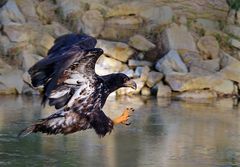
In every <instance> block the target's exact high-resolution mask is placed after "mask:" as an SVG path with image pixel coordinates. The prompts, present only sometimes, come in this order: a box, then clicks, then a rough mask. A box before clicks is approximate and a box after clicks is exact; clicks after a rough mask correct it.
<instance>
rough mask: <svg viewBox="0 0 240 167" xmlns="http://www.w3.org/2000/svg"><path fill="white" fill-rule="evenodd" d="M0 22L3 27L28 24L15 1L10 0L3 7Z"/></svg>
mask: <svg viewBox="0 0 240 167" xmlns="http://www.w3.org/2000/svg"><path fill="white" fill-rule="evenodd" d="M0 22H1V24H2V25H10V24H23V23H25V22H26V21H25V18H24V16H23V14H22V13H21V11H20V10H19V8H18V6H17V4H16V2H15V0H8V1H7V3H5V4H4V6H3V7H1V10H0Z"/></svg>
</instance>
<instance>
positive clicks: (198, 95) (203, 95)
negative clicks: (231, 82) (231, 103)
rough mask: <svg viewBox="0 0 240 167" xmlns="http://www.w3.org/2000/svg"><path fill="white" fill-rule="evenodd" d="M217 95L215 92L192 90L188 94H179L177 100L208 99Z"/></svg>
mask: <svg viewBox="0 0 240 167" xmlns="http://www.w3.org/2000/svg"><path fill="white" fill-rule="evenodd" d="M217 96H218V95H217V93H216V92H214V91H212V90H194V91H188V92H182V93H181V94H179V95H177V96H176V97H178V98H183V99H188V98H191V99H209V98H216V97H217Z"/></svg>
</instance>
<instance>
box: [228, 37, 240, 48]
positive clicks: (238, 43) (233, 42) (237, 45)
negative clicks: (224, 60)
mask: <svg viewBox="0 0 240 167" xmlns="http://www.w3.org/2000/svg"><path fill="white" fill-rule="evenodd" d="M229 43H230V45H232V46H233V47H235V48H238V49H240V41H239V40H236V39H234V38H231V39H230V40H229Z"/></svg>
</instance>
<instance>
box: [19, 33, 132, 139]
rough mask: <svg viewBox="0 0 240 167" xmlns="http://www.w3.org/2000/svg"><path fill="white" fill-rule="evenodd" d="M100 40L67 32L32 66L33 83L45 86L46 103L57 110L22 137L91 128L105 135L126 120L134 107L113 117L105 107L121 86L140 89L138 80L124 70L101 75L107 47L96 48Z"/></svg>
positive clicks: (44, 96) (44, 98) (23, 132)
mask: <svg viewBox="0 0 240 167" xmlns="http://www.w3.org/2000/svg"><path fill="white" fill-rule="evenodd" d="M96 43H97V41H96V39H95V38H93V37H91V36H88V35H83V34H82V35H80V34H68V35H64V36H62V37H59V38H57V39H56V40H55V43H54V46H53V47H52V48H51V49H50V50H49V51H48V55H47V56H46V57H45V58H44V59H42V60H40V61H39V62H37V63H36V64H35V65H34V66H33V67H31V68H30V69H29V74H30V76H31V80H32V85H33V86H34V87H38V86H43V88H44V90H43V99H42V103H43V104H45V103H46V102H47V101H49V105H51V106H55V108H56V109H57V111H56V112H55V113H54V114H52V115H50V116H49V117H47V118H44V119H41V120H39V121H38V122H36V123H35V124H33V125H32V126H30V127H28V128H26V129H24V130H23V131H22V132H21V133H20V134H19V135H20V136H21V135H22V136H25V135H27V134H30V133H36V132H42V133H47V134H58V133H61V134H69V133H74V132H77V131H81V130H86V129H89V128H93V129H94V130H95V132H96V133H97V134H98V135H99V136H105V135H106V134H107V133H110V132H111V131H112V129H113V126H114V124H117V123H126V121H127V120H128V118H129V112H131V111H132V109H127V110H126V111H125V112H124V113H123V114H122V115H121V116H120V117H119V118H117V119H114V120H112V119H110V118H109V117H107V116H106V115H105V114H104V112H103V111H102V108H103V106H104V104H105V102H106V99H107V97H108V95H109V94H110V93H111V92H113V91H115V90H117V89H118V88H121V87H132V88H134V89H136V83H135V82H134V81H132V80H131V79H130V78H129V77H128V76H126V75H125V74H122V73H114V74H109V75H105V76H99V75H97V74H96V73H95V63H96V61H97V59H98V58H99V57H100V56H101V55H102V54H103V50H102V49H100V48H95V46H96Z"/></svg>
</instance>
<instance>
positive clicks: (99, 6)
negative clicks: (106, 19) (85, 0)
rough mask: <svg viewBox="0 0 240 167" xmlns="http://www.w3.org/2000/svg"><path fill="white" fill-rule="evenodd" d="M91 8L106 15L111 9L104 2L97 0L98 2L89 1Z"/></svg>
mask: <svg viewBox="0 0 240 167" xmlns="http://www.w3.org/2000/svg"><path fill="white" fill-rule="evenodd" d="M89 10H98V11H100V12H101V13H102V14H103V15H104V16H105V15H106V13H107V12H108V11H109V10H110V8H109V7H108V6H106V5H104V4H102V3H99V1H97V2H90V3H89Z"/></svg>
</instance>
